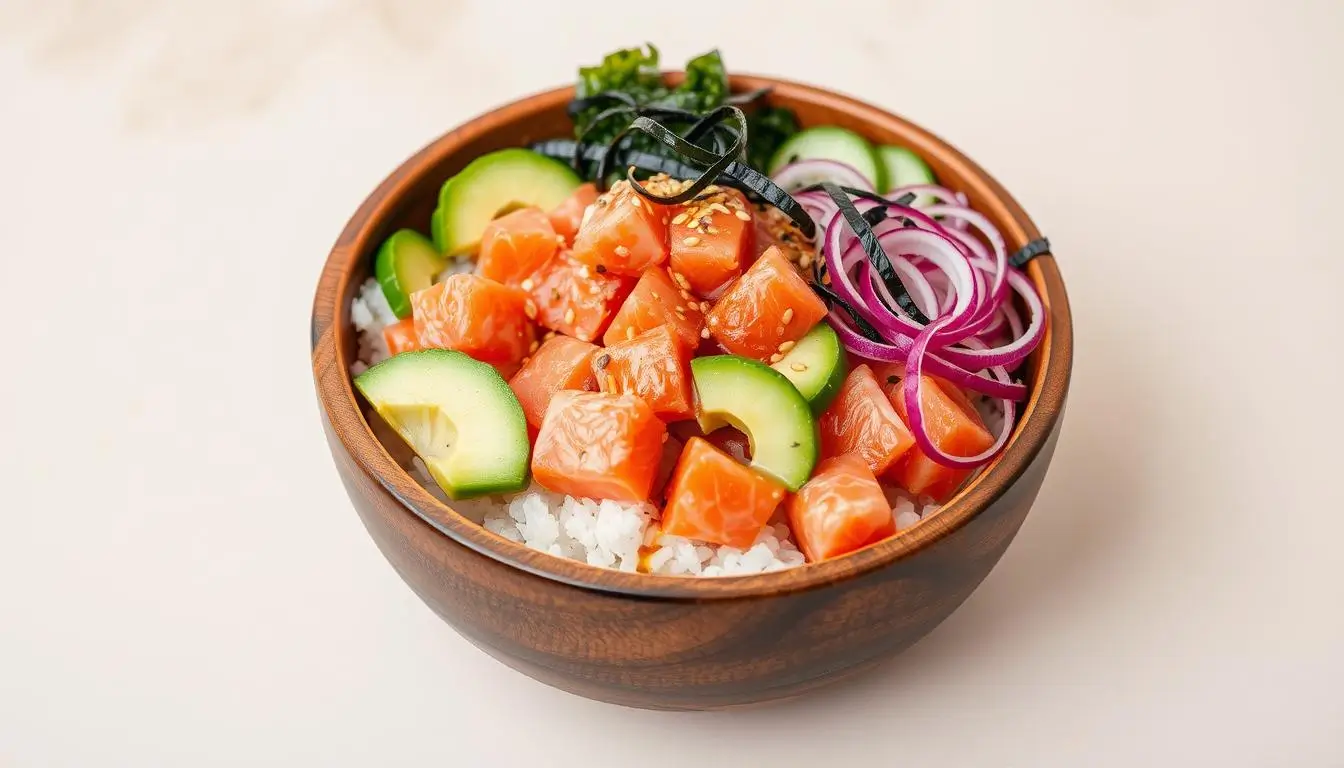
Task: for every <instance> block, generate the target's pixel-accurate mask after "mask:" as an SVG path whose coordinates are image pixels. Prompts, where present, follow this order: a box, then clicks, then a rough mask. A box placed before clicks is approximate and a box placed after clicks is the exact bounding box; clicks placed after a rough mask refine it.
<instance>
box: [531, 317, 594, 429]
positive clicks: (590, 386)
mask: <svg viewBox="0 0 1344 768" xmlns="http://www.w3.org/2000/svg"><path fill="white" fill-rule="evenodd" d="M597 351H598V347H597V345H595V344H589V343H588V342H586V341H579V340H578V339H573V338H570V337H569V336H553V337H551V338H549V339H547V340H546V341H545V342H543V343H542V345H541V346H540V347H539V348H538V349H537V351H536V352H534V353H533V354H532V357H531V358H529V359H528V361H527V362H526V363H525V364H524V365H523V367H522V369H521V370H519V371H518V372H517V373H515V374H514V375H513V378H511V379H509V386H510V387H511V388H512V389H513V393H514V394H515V395H517V396H518V402H519V403H520V404H521V405H522V406H523V414H524V415H525V416H526V417H527V423H528V424H531V425H532V426H533V427H540V426H541V419H542V417H543V416H545V415H546V406H548V405H550V404H551V398H552V397H553V396H555V393H556V392H559V391H560V390H562V389H580V390H595V389H597V381H596V380H595V379H594V378H593V371H592V362H593V355H595V354H597Z"/></svg>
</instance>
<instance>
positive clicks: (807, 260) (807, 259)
mask: <svg viewBox="0 0 1344 768" xmlns="http://www.w3.org/2000/svg"><path fill="white" fill-rule="evenodd" d="M798 266H800V267H802V268H803V269H807V268H808V267H810V266H812V254H810V253H804V254H803V255H802V256H801V257H799V259H798Z"/></svg>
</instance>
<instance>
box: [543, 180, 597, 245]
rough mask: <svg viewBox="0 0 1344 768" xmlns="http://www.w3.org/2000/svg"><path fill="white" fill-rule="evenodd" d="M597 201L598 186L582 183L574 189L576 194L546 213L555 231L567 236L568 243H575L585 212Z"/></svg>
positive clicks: (564, 236)
mask: <svg viewBox="0 0 1344 768" xmlns="http://www.w3.org/2000/svg"><path fill="white" fill-rule="evenodd" d="M595 202H597V187H596V186H595V185H593V184H591V183H590V184H580V185H579V188H578V189H576V190H574V194H572V195H570V196H569V197H568V198H566V200H565V202H563V203H561V204H560V205H558V206H556V207H555V210H553V211H551V212H550V213H548V214H546V215H547V217H548V218H550V220H551V226H552V227H553V228H554V229H555V233H556V234H557V235H560V236H561V237H563V238H565V242H566V243H573V242H574V235H576V234H578V232H579V225H580V224H582V223H583V212H584V211H585V210H587V208H588V206H590V205H592V204H593V203H595Z"/></svg>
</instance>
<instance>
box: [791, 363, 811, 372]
mask: <svg viewBox="0 0 1344 768" xmlns="http://www.w3.org/2000/svg"><path fill="white" fill-rule="evenodd" d="M789 368H790V369H792V370H795V371H798V372H799V373H802V372H803V371H806V370H807V364H806V363H790V364H789Z"/></svg>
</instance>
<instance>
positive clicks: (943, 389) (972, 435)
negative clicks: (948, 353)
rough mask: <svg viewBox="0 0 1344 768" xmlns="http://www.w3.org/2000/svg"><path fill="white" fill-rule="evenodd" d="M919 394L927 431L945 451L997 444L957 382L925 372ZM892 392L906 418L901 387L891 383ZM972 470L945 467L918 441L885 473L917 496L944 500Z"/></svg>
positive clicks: (964, 452) (963, 452)
mask: <svg viewBox="0 0 1344 768" xmlns="http://www.w3.org/2000/svg"><path fill="white" fill-rule="evenodd" d="M919 394H920V399H919V404H920V413H922V414H923V415H924V431H925V432H926V433H928V435H929V440H931V441H932V442H933V444H934V445H936V446H938V448H939V449H940V450H941V451H943V452H944V453H947V454H950V455H952V456H974V455H976V454H977V453H980V452H982V451H984V450H986V449H988V448H989V447H990V446H991V445H993V444H994V437H993V436H992V435H990V434H989V430H987V429H986V428H985V422H984V420H982V419H981V418H980V413H979V412H978V411H976V410H975V406H974V405H972V404H971V401H970V400H969V399H968V398H967V397H966V394H965V393H964V392H962V391H961V389H960V388H958V387H957V386H956V385H954V384H952V383H951V382H948V381H945V380H941V379H937V378H935V377H933V376H925V377H923V380H922V381H921V382H920V388H919ZM888 395H889V397H890V402H891V404H892V406H893V407H894V409H895V411H896V413H898V414H899V415H900V417H901V418H902V419H905V418H906V413H907V411H906V408H905V397H904V396H903V395H902V394H901V387H900V386H899V385H898V386H893V387H889V388H888ZM972 471H974V470H970V469H956V468H954V467H945V466H943V465H942V464H939V463H938V462H936V461H934V460H933V459H931V458H929V457H928V455H927V454H926V453H924V452H923V451H921V450H920V449H919V446H917V445H916V446H914V447H913V450H911V451H910V452H909V453H907V454H906V455H905V457H904V458H902V459H901V460H900V461H899V462H897V463H896V464H895V465H894V466H892V468H891V470H890V471H889V472H887V473H886V475H884V477H885V478H886V479H887V480H888V481H890V482H893V483H895V484H896V485H899V486H900V487H902V488H904V489H905V490H907V491H909V492H910V493H913V494H915V495H916V496H920V495H923V496H931V497H932V498H933V500H934V501H937V502H938V503H940V504H941V503H943V502H945V501H947V500H948V499H949V498H951V497H952V494H954V493H956V491H957V489H958V488H960V487H961V484H962V482H964V481H965V480H966V478H967V477H968V476H969V475H970V474H971V472H972Z"/></svg>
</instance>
